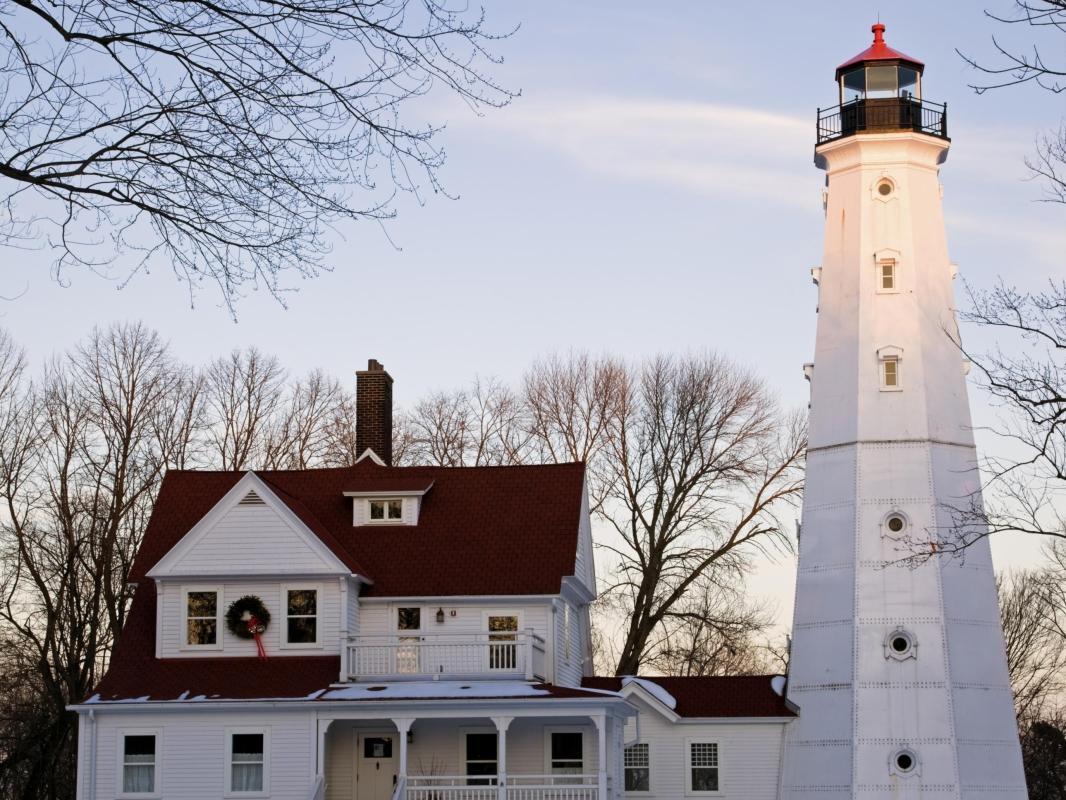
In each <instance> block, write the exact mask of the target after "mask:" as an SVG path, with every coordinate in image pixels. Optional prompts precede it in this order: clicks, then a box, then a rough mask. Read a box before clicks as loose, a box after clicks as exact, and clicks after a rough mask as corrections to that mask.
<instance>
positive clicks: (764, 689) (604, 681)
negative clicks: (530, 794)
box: [581, 675, 796, 717]
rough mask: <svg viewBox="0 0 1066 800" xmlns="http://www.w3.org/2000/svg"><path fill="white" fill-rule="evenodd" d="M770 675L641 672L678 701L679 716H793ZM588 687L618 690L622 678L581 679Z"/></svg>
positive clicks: (794, 713)
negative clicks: (682, 674) (701, 674)
mask: <svg viewBox="0 0 1066 800" xmlns="http://www.w3.org/2000/svg"><path fill="white" fill-rule="evenodd" d="M773 677H774V676H772V675H737V676H710V675H708V676H700V677H687V678H676V677H660V676H647V675H642V676H641V679H642V680H645V681H651V682H653V683H656V684H658V685H659V686H661V687H662V688H663V689H665V690H666V691H668V692H669V693H670V694H671V695H673V697H674V699H675V700H677V708H675V709H674V711H676V712H677V713H678V715H680V716H682V717H794V716H796V712H795V711H794V710H793V708H792V707H791V706H789V704H788V703H787V702H786V701H785V698H784V697H782V696H781V695H779V694H778V693H777V692H775V691H774V690H773V687H772V686H771V685H770V681H771V679H772V678H773ZM581 685H582V686H584V687H586V688H588V689H607V690H608V691H612V692H617V691H619V690H620V689H621V688H622V679H621V678H615V677H606V678H602V677H591V678H584V679H583V680H582V681H581Z"/></svg>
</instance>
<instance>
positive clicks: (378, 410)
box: [355, 358, 392, 467]
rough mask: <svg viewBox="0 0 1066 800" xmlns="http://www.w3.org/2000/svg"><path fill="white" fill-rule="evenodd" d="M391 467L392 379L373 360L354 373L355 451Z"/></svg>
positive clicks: (379, 364)
mask: <svg viewBox="0 0 1066 800" xmlns="http://www.w3.org/2000/svg"><path fill="white" fill-rule="evenodd" d="M367 448H370V449H371V450H373V451H374V455H376V456H377V457H378V458H380V459H381V460H382V461H384V462H385V463H386V464H387V465H389V466H390V467H391V466H392V376H391V375H389V373H387V372H386V371H385V367H384V366H383V365H382V364H381V363H379V362H378V361H377V360H375V359H373V358H372V359H370V361H368V362H367V365H366V369H365V370H360V371H359V372H356V373H355V449H356V450H357V451H358V454H359V455H360V456H361V455H362V454H363V453H365V452H366V450H367Z"/></svg>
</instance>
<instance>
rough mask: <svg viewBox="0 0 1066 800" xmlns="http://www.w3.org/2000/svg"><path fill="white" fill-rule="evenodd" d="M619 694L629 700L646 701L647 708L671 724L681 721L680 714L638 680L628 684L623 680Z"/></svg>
mask: <svg viewBox="0 0 1066 800" xmlns="http://www.w3.org/2000/svg"><path fill="white" fill-rule="evenodd" d="M618 693H619V694H620V695H622V697H624V698H626V699H627V700H628V699H629V698H630V697H634V696H635V697H639V698H640V699H641V700H643V701H644V704H645V705H646V706H648V707H649V708H651V709H653V710H655V711H657V712H659V714H660V715H661V716H663V717H665V718H666V719H668V720H669V721H670V722H678V721H679V720H680V719H681V715H680V714H678V713H677V712H676V711H674V710H673V709H672V708H670V707H669V706H668V705H666V703H664V702H663V701H662V700H660V699H659V698H658V697H656V696H655V694H653V693H652V692H650V691H648V690H647V689H645V688H644V687H643V686H641V685H640V683H639V682H638V681H636V680H631V681H629V682H626V680H625V679H623V681H622V688H621V689H619V690H618Z"/></svg>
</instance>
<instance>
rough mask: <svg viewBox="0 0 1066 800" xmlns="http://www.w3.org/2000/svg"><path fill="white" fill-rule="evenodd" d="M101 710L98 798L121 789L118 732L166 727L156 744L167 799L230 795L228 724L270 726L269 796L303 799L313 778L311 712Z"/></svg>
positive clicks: (97, 727) (114, 795) (162, 786)
mask: <svg viewBox="0 0 1066 800" xmlns="http://www.w3.org/2000/svg"><path fill="white" fill-rule="evenodd" d="M166 710H167V711H170V712H172V713H158V714H147V713H133V714H123V713H114V714H105V713H102V714H97V717H96V719H97V726H96V735H97V741H96V797H97V798H98V800H102V799H103V798H114V797H116V796H118V795H119V790H120V789H121V783H120V776H119V751H118V749H117V748H118V747H119V731H120V730H128V731H130V732H137V731H142V730H143V731H146V732H147V731H150V730H151V729H153V728H159V729H162V731H163V733H162V741H161V742H160V741H158V740H157V743H156V752H157V758H158V763H159V766H158V768H157V769H158V775H159V778H160V779H161V781H162V784H161V786H160V787H159V788H161V789H162V793H161V794H162V797H165V798H166V800H203V799H204V798H212V797H214V798H219V797H222V796H223V795H224V794H225V793H226V789H228V787H226V786H225V775H226V764H225V759H226V728H238V727H248V728H267V729H268V730H269V741H270V749H269V753H270V758H269V773H270V774H269V782H270V797H274V798H294V799H296V798H298V800H304V799H305V798H306V797H307V796H308V793H309V791H310V788H311V784H312V782H313V780H314V769H315V756H314V747H315V734H314V721H313V717H312V715H311V713H309V712H307V711H299V712H267V711H263V712H259V713H248V712H244V713H241V712H238V711H235V710H232V711H228V712H214V711H209V712H203V711H201V712H186V713H183V712H174V710H173V709H166Z"/></svg>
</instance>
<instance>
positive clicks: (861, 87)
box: [840, 67, 866, 103]
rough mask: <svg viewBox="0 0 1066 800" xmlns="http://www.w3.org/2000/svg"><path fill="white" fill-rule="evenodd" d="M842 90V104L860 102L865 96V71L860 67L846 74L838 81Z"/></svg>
mask: <svg viewBox="0 0 1066 800" xmlns="http://www.w3.org/2000/svg"><path fill="white" fill-rule="evenodd" d="M840 80H841V84H842V85H841V88H842V90H843V96H842V102H845V103H850V102H852V101H854V100H862V98H863V96H864V95H865V94H866V70H865V69H862V68H861V67H860V68H859V69H856V70H852V71H851V72H847V73H845V74H844V76H843V77H842V78H841V79H840Z"/></svg>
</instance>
